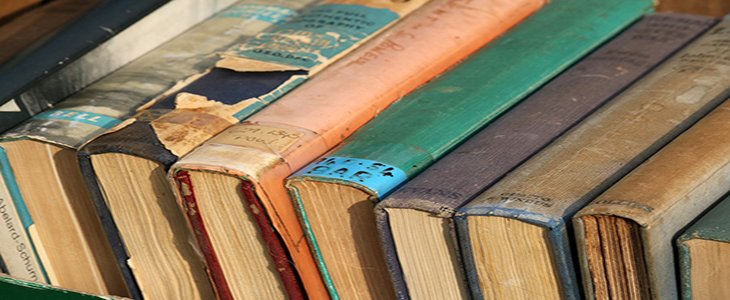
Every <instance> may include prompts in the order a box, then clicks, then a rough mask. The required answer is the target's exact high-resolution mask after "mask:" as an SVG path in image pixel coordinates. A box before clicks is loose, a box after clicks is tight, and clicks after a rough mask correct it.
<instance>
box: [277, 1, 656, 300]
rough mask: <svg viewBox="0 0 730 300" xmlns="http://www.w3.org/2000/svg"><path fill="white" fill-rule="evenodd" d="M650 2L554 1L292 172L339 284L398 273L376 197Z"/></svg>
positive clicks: (321, 252)
mask: <svg viewBox="0 0 730 300" xmlns="http://www.w3.org/2000/svg"><path fill="white" fill-rule="evenodd" d="M650 8H651V3H650V2H648V1H621V2H611V3H606V2H600V1H590V2H586V1H571V0H568V1H554V2H551V3H550V4H548V5H546V6H545V7H544V8H543V9H541V10H540V11H539V12H537V13H536V14H535V15H533V16H531V17H530V18H528V19H527V20H525V21H524V22H522V23H520V24H519V25H518V26H516V27H515V28H514V29H513V30H510V31H509V33H508V34H507V35H505V36H503V37H502V38H500V39H499V40H496V41H495V42H494V43H491V44H489V45H488V46H486V47H485V48H484V49H482V50H480V51H479V52H477V53H476V54H474V55H473V56H471V57H470V58H468V59H467V60H465V61H464V62H463V63H462V64H460V65H459V66H458V67H456V68H454V69H453V70H451V71H449V72H448V73H446V74H444V75H443V76H441V77H439V78H437V79H435V80H434V81H432V82H431V83H429V84H428V85H427V86H424V87H423V88H421V89H419V90H417V91H415V92H414V93H412V94H410V95H408V96H406V97H404V99H403V100H401V101H399V102H397V103H395V104H394V105H393V106H391V107H390V108H389V109H388V110H386V111H385V112H383V113H382V114H381V115H379V116H378V117H377V118H375V119H374V120H373V121H371V122H370V123H368V124H367V125H366V126H364V127H363V128H361V129H360V130H359V131H358V132H357V133H355V134H354V135H353V136H351V137H350V138H348V139H347V140H345V141H344V142H343V143H342V144H341V145H340V146H338V148H336V149H335V150H333V151H331V152H330V153H328V154H327V155H325V156H323V157H322V158H320V159H318V160H317V161H316V162H314V163H311V164H309V165H308V166H306V167H305V168H303V169H301V170H300V171H298V172H297V173H296V174H295V175H294V176H292V177H290V178H289V179H287V187H288V188H289V191H290V193H291V194H292V197H293V199H294V201H295V203H296V205H297V208H298V211H299V214H300V218H301V219H302V223H303V226H304V228H305V233H306V234H307V238H308V240H309V242H310V244H311V245H312V247H313V248H314V251H315V255H316V258H317V260H318V264H319V267H320V271H321V272H322V274H323V276H324V277H325V278H326V280H328V281H331V282H333V292H332V293H333V294H334V293H337V290H339V289H342V290H344V291H347V289H348V288H349V285H348V282H349V281H351V280H355V279H358V280H362V281H365V282H372V283H378V282H387V281H388V279H389V275H388V273H387V269H386V267H385V261H384V258H383V257H382V251H381V249H380V245H379V241H378V239H379V237H378V234H377V230H376V228H375V216H374V214H373V206H374V205H375V202H377V201H378V200H379V199H380V198H381V197H384V196H386V195H387V194H388V193H390V192H391V191H392V190H393V189H395V188H396V187H398V186H399V185H400V184H402V183H404V182H405V181H406V180H407V179H408V178H410V177H413V176H415V175H416V174H417V173H418V172H420V171H421V170H423V169H424V168H426V167H427V166H428V165H430V164H431V163H433V162H434V161H435V160H436V159H438V158H439V157H440V156H442V155H444V154H445V153H446V152H447V151H449V150H450V149H451V148H453V147H455V146H456V145H458V144H459V143H461V142H462V141H463V140H464V139H466V138H467V137H469V136H470V135H471V134H472V133H474V132H475V131H476V130H478V129H479V128H480V127H482V126H484V125H485V124H487V123H489V122H490V121H492V120H493V119H494V118H496V117H497V116H498V115H499V114H501V113H502V112H504V111H505V110H506V109H508V108H509V107H510V106H512V105H514V104H516V103H517V102H518V101H519V100H521V99H522V98H524V97H525V96H527V95H529V94H530V93H531V92H533V91H535V90H536V89H537V88H538V87H540V86H541V85H542V84H544V83H545V82H547V81H548V80H550V79H551V78H552V77H554V76H556V75H557V74H558V73H560V72H561V71H562V70H564V69H565V68H567V67H569V66H570V65H571V64H572V63H573V62H575V61H577V60H578V59H580V58H581V57H582V56H584V55H585V54H587V53H588V52H590V51H591V50H592V49H593V48H595V47H597V46H599V45H600V44H601V43H603V42H604V41H606V40H608V39H609V38H610V37H612V36H613V35H614V34H616V33H618V32H619V31H620V30H621V29H623V28H624V27H625V26H628V25H630V24H631V23H632V22H634V21H635V20H636V19H637V18H639V17H640V16H641V15H642V14H644V13H645V12H646V11H647V10H649V9H650ZM607 12H610V13H608V14H606V13H607ZM599 14H600V15H601V18H598V17H597V16H598V15H599ZM599 19H600V21H599ZM353 266H355V267H353Z"/></svg>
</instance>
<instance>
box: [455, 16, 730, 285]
mask: <svg viewBox="0 0 730 300" xmlns="http://www.w3.org/2000/svg"><path fill="white" fill-rule="evenodd" d="M728 26H730V20H727V19H726V20H724V21H722V22H720V23H719V24H718V25H716V26H715V27H713V28H712V29H710V30H709V31H708V32H707V33H705V34H704V35H702V36H701V37H699V38H698V39H697V40H695V41H694V42H693V43H692V44H690V45H689V46H687V47H686V48H685V49H683V50H682V51H681V52H679V53H678V54H676V55H674V56H673V57H672V58H671V59H670V60H668V61H667V62H666V63H664V64H662V65H661V66H660V67H659V68H657V69H656V70H655V71H654V72H652V73H650V74H648V75H647V76H645V77H644V78H642V80H641V81H639V82H638V83H637V84H636V85H634V86H633V87H632V88H631V89H629V90H627V91H626V92H624V93H622V94H621V95H620V96H619V97H617V98H616V99H615V100H613V101H612V102H611V103H610V104H609V105H607V106H605V107H603V108H602V109H601V110H599V111H598V112H596V113H594V114H593V115H592V116H591V117H590V118H588V119H586V120H584V121H583V122H582V123H581V124H580V125H578V126H577V127H575V128H574V129H573V130H572V131H570V132H569V133H567V134H565V135H563V136H562V137H561V138H559V139H558V140H556V141H555V142H554V143H553V144H552V145H550V146H549V147H547V148H545V149H543V150H542V151H541V152H540V153H538V154H537V155H536V156H533V157H532V158H530V159H529V160H528V161H527V162H525V163H524V164H522V165H521V166H519V167H518V168H517V169H515V170H513V171H512V172H511V173H510V174H509V175H507V177H505V178H504V179H502V180H501V181H499V182H498V183H497V184H496V185H494V186H492V187H491V188H489V189H488V190H487V191H485V192H484V193H482V194H480V195H479V196H478V197H477V198H475V199H474V200H472V201H471V202H469V203H468V204H467V205H466V206H464V207H463V208H462V209H460V213H463V215H462V216H459V217H458V218H457V221H458V226H460V230H461V231H460V232H461V233H463V234H460V239H462V242H463V244H462V250H463V251H462V253H463V254H464V255H465V256H469V255H473V254H472V253H471V249H470V248H469V241H468V239H469V235H468V233H467V232H468V229H467V228H466V224H467V222H468V217H469V216H496V217H505V218H513V219H517V220H520V221H524V222H527V223H532V224H537V225H539V226H543V227H545V228H546V229H547V230H549V231H550V232H551V233H550V234H549V236H550V242H551V243H552V249H553V253H552V255H553V257H554V258H555V259H556V261H559V263H557V264H556V268H557V269H558V272H559V274H560V276H561V281H563V283H562V284H563V285H564V286H570V289H568V288H566V291H568V292H571V291H572V293H573V296H574V297H578V292H577V290H578V284H577V281H576V280H577V276H576V270H575V269H574V268H573V263H572V259H573V258H572V252H573V251H572V250H571V249H570V247H569V245H570V244H569V241H570V240H569V238H570V237H569V236H568V235H564V234H560V235H558V234H553V232H558V231H565V228H566V227H567V226H566V222H568V221H569V219H570V218H571V217H572V215H573V214H574V213H575V212H576V211H577V210H578V209H580V208H581V207H583V206H585V205H586V204H587V203H588V202H589V201H591V200H593V199H594V198H595V197H597V196H598V195H599V194H600V193H602V192H603V191H605V190H606V189H608V188H609V187H610V186H611V185H612V184H614V183H615V182H617V181H618V180H619V179H620V178H621V177H623V176H624V175H625V174H627V173H628V172H630V171H631V170H632V169H633V168H635V167H636V166H638V165H639V164H640V163H641V162H642V161H644V160H646V159H647V158H648V157H649V156H650V155H652V154H653V153H655V152H656V151H657V150H658V149H660V148H661V147H663V146H664V145H666V144H667V143H669V142H670V141H671V140H672V139H673V138H674V137H676V136H678V135H679V134H680V133H682V132H683V131H684V130H686V129H687V128H689V127H690V126H691V125H692V124H693V123H694V122H696V121H697V120H699V119H700V118H701V117H703V116H704V115H705V114H707V113H708V112H709V111H710V110H712V109H713V108H714V107H716V106H717V105H718V104H720V103H722V101H724V100H725V99H727V97H728V95H729V94H730V73H729V72H727V66H725V65H724V63H723V64H718V62H719V61H724V60H726V59H727V58H725V57H724V56H723V55H724V54H723V53H725V52H726V51H727V45H728V43H727V39H728V36H729V35H730V30H728ZM467 270H468V272H469V273H470V279H471V280H472V281H471V282H470V283H471V284H472V286H473V287H475V289H477V290H478V289H479V283H478V281H477V280H474V279H476V275H475V273H474V272H475V270H476V269H475V266H474V265H473V264H467ZM586 292H587V293H588V294H589V295H590V291H586Z"/></svg>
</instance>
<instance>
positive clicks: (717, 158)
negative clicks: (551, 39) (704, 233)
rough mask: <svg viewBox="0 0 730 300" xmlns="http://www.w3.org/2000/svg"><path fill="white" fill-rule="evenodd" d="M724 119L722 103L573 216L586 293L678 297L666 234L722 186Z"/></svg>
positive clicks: (727, 174)
mask: <svg viewBox="0 0 730 300" xmlns="http://www.w3.org/2000/svg"><path fill="white" fill-rule="evenodd" d="M725 36H726V38H727V35H725ZM726 41H730V40H727V39H726ZM712 68H715V69H718V70H719V69H724V70H723V71H721V72H727V71H730V67H725V66H722V65H717V64H715V65H713V66H712ZM728 118H730V102H727V101H726V102H725V103H724V104H722V105H720V106H719V107H717V108H716V109H715V110H713V111H712V112H711V113H710V114H708V115H707V116H706V117H704V118H702V119H701V120H700V121H699V122H697V124H695V125H694V126H692V127H691V128H690V129H688V130H687V131H685V132H684V133H682V134H681V135H680V136H678V137H677V138H676V139H674V140H673V141H672V142H671V143H669V144H668V145H667V146H665V147H664V148H662V149H661V150H660V151H659V152H657V153H656V154H654V155H653V156H652V157H651V158H649V159H648V160H647V161H646V162H644V163H642V164H641V165H639V166H638V167H637V168H636V169H634V170H633V171H631V173H629V174H628V175H626V176H624V177H623V178H621V180H619V181H618V182H617V183H616V184H614V185H613V186H612V187H610V188H609V189H608V190H607V191H605V192H604V193H603V194H601V195H600V196H598V197H597V198H596V199H594V200H593V201H591V202H590V203H589V204H588V205H587V206H586V207H584V208H583V209H581V210H580V211H578V213H576V215H575V216H574V217H573V225H574V228H575V240H576V243H577V245H578V247H577V252H578V257H579V258H580V259H579V262H580V267H581V274H582V276H583V286H584V290H585V292H586V295H587V296H588V297H590V298H594V297H595V298H598V299H607V298H618V297H621V296H626V295H642V296H644V297H651V298H656V299H671V298H677V297H678V296H679V293H678V292H679V291H678V289H677V282H678V281H677V279H676V278H675V272H674V270H675V267H676V266H675V264H674V243H673V242H674V238H675V236H676V234H677V232H679V231H680V230H681V229H682V228H684V227H685V226H687V224H689V223H690V222H691V221H692V220H693V219H695V218H696V217H697V216H698V215H699V214H701V213H702V212H703V211H704V210H706V209H707V208H708V207H710V206H711V205H712V204H713V203H715V201H716V200H717V199H720V198H721V197H722V196H723V195H725V194H726V193H727V192H728V191H729V190H730V138H729V137H728V135H727V133H728V132H729V131H730V122H728ZM726 218H727V216H726ZM619 230H620V232H619ZM627 249H631V250H627ZM596 250H598V251H596ZM629 251H630V252H631V253H633V255H628V252H629ZM616 272H619V275H618V276H612V275H609V274H614V273H616ZM718 275H719V274H718ZM708 279H709V278H708Z"/></svg>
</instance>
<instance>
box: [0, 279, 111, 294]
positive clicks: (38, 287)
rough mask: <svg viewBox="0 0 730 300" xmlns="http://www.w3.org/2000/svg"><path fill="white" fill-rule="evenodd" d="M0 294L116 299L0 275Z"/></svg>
mask: <svg viewBox="0 0 730 300" xmlns="http://www.w3.org/2000/svg"><path fill="white" fill-rule="evenodd" d="M0 294H2V295H3V298H5V299H44V300H118V299H120V298H119V297H115V296H96V295H90V294H84V293H78V292H75V291H70V290H66V289H62V288H58V287H54V286H49V285H45V284H41V283H38V282H32V281H27V280H23V279H19V278H15V277H8V276H5V275H0Z"/></svg>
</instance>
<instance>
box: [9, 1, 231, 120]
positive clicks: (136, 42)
mask: <svg viewBox="0 0 730 300" xmlns="http://www.w3.org/2000/svg"><path fill="white" fill-rule="evenodd" d="M234 2H235V0H212V1H207V0H175V1H169V0H152V1H136V0H114V1H111V0H104V1H101V2H100V3H99V4H98V5H96V6H95V7H93V8H92V9H91V10H89V11H88V12H87V13H85V14H84V15H83V16H81V17H79V18H78V19H77V20H76V21H74V22H72V23H71V24H68V25H67V26H65V27H64V28H63V29H62V30H60V31H59V32H57V33H56V34H54V35H53V36H51V37H49V38H48V39H47V40H46V41H44V42H43V43H42V44H39V45H38V46H37V47H34V48H33V49H32V51H28V52H26V53H23V55H22V56H18V57H16V58H15V59H13V60H12V61H9V62H8V63H5V64H3V65H0V120H2V121H0V131H5V130H7V129H8V128H11V127H12V126H14V125H17V124H19V123H20V122H22V121H24V120H26V119H28V118H29V117H31V116H33V115H36V114H38V113H39V112H41V111H43V110H45V109H47V108H49V107H52V106H53V105H54V104H55V103H57V102H59V101H61V100H63V99H64V98H66V97H68V96H70V95H71V94H73V93H75V92H77V91H79V90H81V89H83V88H84V87H87V86H88V85H90V84H91V83H93V82H95V81H96V80H99V79H101V78H102V77H104V76H106V75H108V74H109V73H111V72H113V71H114V70H117V69H118V68H120V67H122V66H124V65H125V64H127V63H129V62H131V61H133V60H135V59H137V58H138V57H140V56H142V55H144V54H145V53H147V52H149V51H151V50H153V49H155V48H157V47H158V46H160V45H161V44H163V43H165V42H166V41H168V40H170V39H172V38H173V37H175V36H177V35H179V34H181V33H183V32H185V31H186V30H188V29H190V28H191V27H192V26H194V25H196V24H198V23H200V22H202V21H203V20H205V19H207V18H208V17H210V16H211V15H213V14H215V13H217V12H219V11H220V10H222V9H224V8H226V7H227V6H230V5H231V4H233V3H234ZM48 5H52V3H49V4H48Z"/></svg>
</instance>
